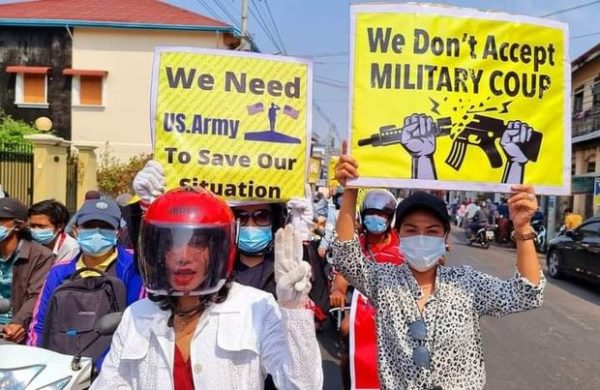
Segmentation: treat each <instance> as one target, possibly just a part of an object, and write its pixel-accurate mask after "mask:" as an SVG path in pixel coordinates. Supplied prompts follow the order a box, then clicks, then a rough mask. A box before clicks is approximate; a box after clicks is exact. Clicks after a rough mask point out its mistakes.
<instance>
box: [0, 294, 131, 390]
mask: <svg viewBox="0 0 600 390" xmlns="http://www.w3.org/2000/svg"><path fill="white" fill-rule="evenodd" d="M10 308H11V304H10V302H9V301H8V300H6V299H0V313H7V312H8V311H9V310H10ZM121 316H122V313H120V312H118V313H111V314H107V315H105V316H103V317H101V318H100V319H99V320H98V322H97V324H96V326H95V331H96V332H97V334H98V337H100V336H109V335H112V334H113V333H114V332H115V330H116V329H117V327H118V326H119V322H120V321H121ZM85 349H86V348H82V351H84V350H85ZM0 356H4V357H10V358H3V359H0V389H22V390H30V389H31V390H34V389H36V390H42V389H44V390H46V389H47V390H84V389H87V388H89V387H90V385H91V382H92V378H93V377H94V364H93V362H92V359H90V358H88V357H84V356H81V353H80V354H77V355H75V356H70V355H65V354H62V353H58V352H54V351H50V350H47V349H43V348H38V347H30V346H26V345H20V344H15V343H13V342H10V341H6V340H5V339H4V336H3V332H2V329H1V328H0Z"/></svg>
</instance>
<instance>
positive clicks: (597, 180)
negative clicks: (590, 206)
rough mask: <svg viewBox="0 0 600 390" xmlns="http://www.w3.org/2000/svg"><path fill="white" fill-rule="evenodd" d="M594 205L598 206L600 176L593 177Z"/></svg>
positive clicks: (599, 202)
mask: <svg viewBox="0 0 600 390" xmlns="http://www.w3.org/2000/svg"><path fill="white" fill-rule="evenodd" d="M594 206H596V207H600V177H597V178H595V179H594Z"/></svg>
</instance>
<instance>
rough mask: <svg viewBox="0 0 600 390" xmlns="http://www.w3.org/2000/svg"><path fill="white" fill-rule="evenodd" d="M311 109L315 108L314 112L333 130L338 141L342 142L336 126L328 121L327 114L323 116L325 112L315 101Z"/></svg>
mask: <svg viewBox="0 0 600 390" xmlns="http://www.w3.org/2000/svg"><path fill="white" fill-rule="evenodd" d="M313 107H314V108H315V111H317V113H318V114H319V115H320V116H321V118H323V120H324V121H325V122H326V123H327V124H328V125H329V127H331V128H332V129H333V131H334V133H335V136H336V137H337V139H338V141H340V142H342V137H341V136H340V133H339V131H338V128H337V126H336V125H335V123H333V121H332V120H331V119H329V117H328V116H327V114H325V111H323V109H322V108H321V106H320V105H319V103H318V102H317V100H316V99H313Z"/></svg>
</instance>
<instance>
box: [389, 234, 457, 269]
mask: <svg viewBox="0 0 600 390" xmlns="http://www.w3.org/2000/svg"><path fill="white" fill-rule="evenodd" d="M400 251H402V254H403V255H404V258H405V259H406V261H407V262H408V264H409V265H410V266H411V267H412V268H414V269H415V270H417V271H419V272H425V271H427V270H429V269H431V268H433V267H434V266H435V265H436V264H437V262H438V260H439V259H440V258H441V257H442V256H444V254H445V253H446V240H445V239H444V237H434V236H423V235H417V236H408V237H401V238H400Z"/></svg>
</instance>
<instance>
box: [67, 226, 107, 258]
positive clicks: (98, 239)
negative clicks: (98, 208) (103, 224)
mask: <svg viewBox="0 0 600 390" xmlns="http://www.w3.org/2000/svg"><path fill="white" fill-rule="evenodd" d="M77 243H78V244H79V248H81V251H82V252H83V253H85V254H86V255H90V256H93V257H98V256H102V255H105V254H107V253H108V252H109V251H110V250H111V249H112V248H114V247H115V245H117V232H116V231H114V230H110V229H99V228H96V229H81V230H79V232H78V233H77Z"/></svg>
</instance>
